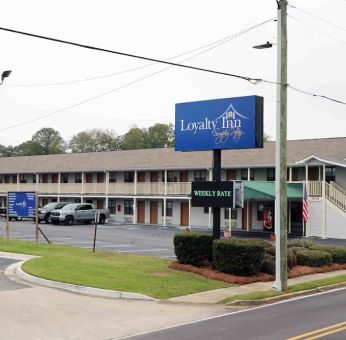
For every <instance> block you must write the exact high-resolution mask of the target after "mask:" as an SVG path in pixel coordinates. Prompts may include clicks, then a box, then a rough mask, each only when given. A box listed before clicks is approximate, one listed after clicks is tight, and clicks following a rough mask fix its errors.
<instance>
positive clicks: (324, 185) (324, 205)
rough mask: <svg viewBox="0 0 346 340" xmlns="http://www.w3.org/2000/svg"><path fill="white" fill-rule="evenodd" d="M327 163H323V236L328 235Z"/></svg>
mask: <svg viewBox="0 0 346 340" xmlns="http://www.w3.org/2000/svg"><path fill="white" fill-rule="evenodd" d="M325 178H326V164H325V163H323V178H322V204H323V205H322V238H323V239H325V238H326V237H327V226H326V182H325Z"/></svg>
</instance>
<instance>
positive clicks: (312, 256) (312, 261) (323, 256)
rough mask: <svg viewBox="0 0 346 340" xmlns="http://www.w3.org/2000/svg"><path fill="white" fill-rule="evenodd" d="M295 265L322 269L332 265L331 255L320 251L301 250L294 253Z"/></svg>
mask: <svg viewBox="0 0 346 340" xmlns="http://www.w3.org/2000/svg"><path fill="white" fill-rule="evenodd" d="M296 257H297V264H299V265H301V266H310V267H322V266H328V265H330V264H331V263H332V255H331V254H329V253H327V252H325V251H320V250H305V249H304V250H301V251H297V252H296Z"/></svg>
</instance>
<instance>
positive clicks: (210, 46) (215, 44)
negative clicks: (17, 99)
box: [7, 18, 275, 87]
mask: <svg viewBox="0 0 346 340" xmlns="http://www.w3.org/2000/svg"><path fill="white" fill-rule="evenodd" d="M274 20H275V18H270V19H268V20H265V21H263V22H261V23H259V24H256V25H253V26H251V27H248V28H246V29H244V30H242V31H240V32H238V33H234V34H232V35H229V36H227V37H225V38H222V39H219V40H217V41H215V42H212V43H209V44H206V45H203V46H201V47H198V48H195V49H193V50H189V51H186V52H183V53H181V54H178V55H175V56H173V57H170V58H168V59H164V60H165V61H169V60H173V59H177V58H180V57H183V56H185V55H187V54H191V53H193V52H196V51H199V50H203V51H202V52H200V53H198V54H195V55H194V56H195V57H197V56H199V55H201V54H203V53H207V52H209V51H211V50H213V49H215V48H217V47H219V46H221V45H223V44H226V43H228V42H229V41H231V40H233V39H235V38H238V37H240V36H242V35H243V34H245V33H248V32H250V31H252V30H254V29H256V28H259V27H261V26H263V25H265V24H267V23H268V22H271V21H274ZM153 65H157V63H156V62H153V63H150V64H145V65H142V66H138V67H135V68H130V69H127V70H123V71H119V72H114V73H110V74H106V75H101V76H95V77H89V78H84V79H79V80H71V81H65V82H55V83H41V84H39V83H38V84H7V86H14V87H41V86H56V85H67V84H76V83H81V82H87V81H93V80H99V79H104V78H109V77H113V76H116V75H121V74H125V73H129V72H132V71H137V70H141V69H144V68H148V67H150V66H153Z"/></svg>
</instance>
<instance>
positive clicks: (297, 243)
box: [287, 240, 315, 249]
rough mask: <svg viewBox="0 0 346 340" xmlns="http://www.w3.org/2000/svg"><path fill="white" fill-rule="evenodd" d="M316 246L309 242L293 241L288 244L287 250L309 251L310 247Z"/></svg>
mask: <svg viewBox="0 0 346 340" xmlns="http://www.w3.org/2000/svg"><path fill="white" fill-rule="evenodd" d="M314 245H315V243H314V242H312V241H309V240H292V241H288V242H287V248H292V247H303V248H307V249H309V248H310V247H312V246H314Z"/></svg>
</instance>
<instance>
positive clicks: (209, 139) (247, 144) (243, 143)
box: [175, 96, 263, 151]
mask: <svg viewBox="0 0 346 340" xmlns="http://www.w3.org/2000/svg"><path fill="white" fill-rule="evenodd" d="M262 147H263V97H258V96H246V97H236V98H225V99H215V100H205V101H199V102H191V103H180V104H176V106H175V150H176V151H197V150H222V149H252V148H262Z"/></svg>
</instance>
